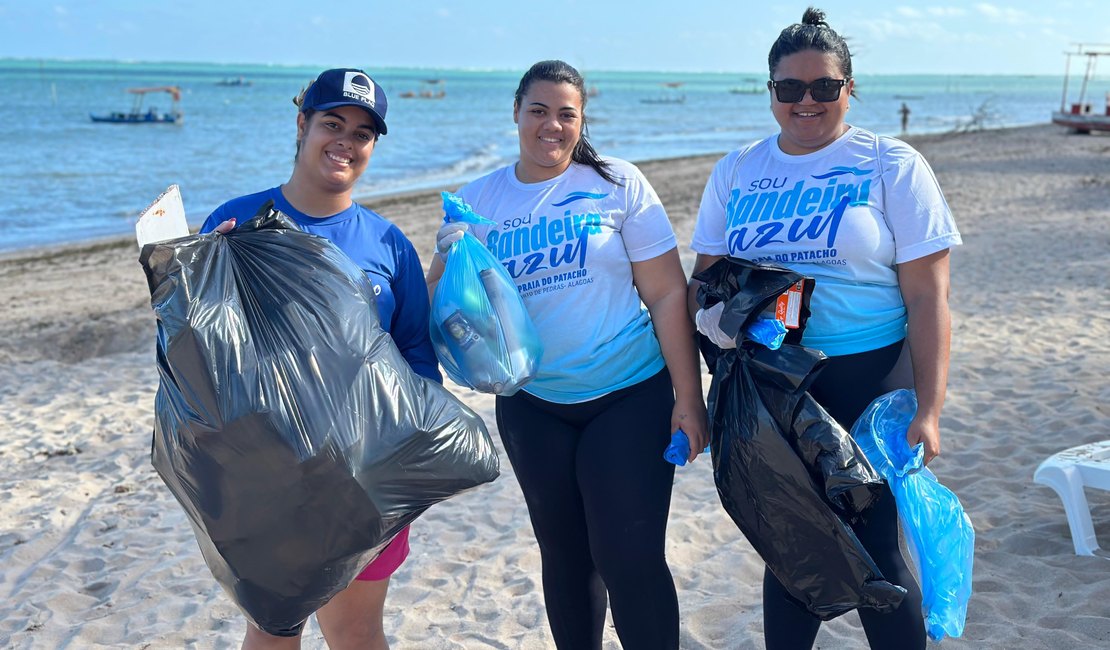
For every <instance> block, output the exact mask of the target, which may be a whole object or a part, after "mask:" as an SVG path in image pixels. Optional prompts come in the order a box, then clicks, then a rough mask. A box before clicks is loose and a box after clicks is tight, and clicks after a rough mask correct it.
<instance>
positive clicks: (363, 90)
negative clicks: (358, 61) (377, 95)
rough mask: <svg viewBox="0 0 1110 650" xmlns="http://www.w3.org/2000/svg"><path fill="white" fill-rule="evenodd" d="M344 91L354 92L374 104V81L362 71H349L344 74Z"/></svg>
mask: <svg viewBox="0 0 1110 650" xmlns="http://www.w3.org/2000/svg"><path fill="white" fill-rule="evenodd" d="M343 91H344V93H354V94H355V95H356V96H359V97H361V98H362V99H363V100H364V101H366V102H368V103H369V104H371V105H372V104H374V82H373V81H370V78H369V77H367V76H366V75H364V74H362V73H361V72H347V73H346V74H344V76H343Z"/></svg>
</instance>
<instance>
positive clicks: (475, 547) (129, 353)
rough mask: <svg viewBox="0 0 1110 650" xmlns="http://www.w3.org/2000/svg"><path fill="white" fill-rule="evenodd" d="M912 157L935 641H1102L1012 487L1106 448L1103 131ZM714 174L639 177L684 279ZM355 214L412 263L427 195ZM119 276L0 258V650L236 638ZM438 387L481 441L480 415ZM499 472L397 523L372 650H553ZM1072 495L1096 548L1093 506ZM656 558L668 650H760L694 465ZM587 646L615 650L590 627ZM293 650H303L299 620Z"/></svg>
mask: <svg viewBox="0 0 1110 650" xmlns="http://www.w3.org/2000/svg"><path fill="white" fill-rule="evenodd" d="M911 142H912V143H913V144H914V145H915V146H916V147H918V148H919V149H920V150H921V151H922V152H923V153H924V154H925V156H926V157H927V158H928V159H929V161H930V162H931V163H932V165H933V168H934V169H935V171H936V173H937V176H938V177H939V179H940V182H941V185H942V187H943V188H944V190H945V192H946V195H947V197H948V200H949V202H950V204H951V206H952V209H953V211H954V212H955V214H956V218H957V221H958V223H959V226H960V230H961V231H962V233H963V236H964V245H963V246H961V247H959V248H957V249H956V250H955V251H954V253H953V256H952V296H951V305H952V318H953V348H952V364H951V381H950V384H949V391H948V401H947V405H946V407H945V411H944V416H943V418H942V422H941V424H942V430H943V436H944V437H943V453H942V455H941V456H940V457H939V458H938V459H937V460H936V461H935V462H934V463H933V464H932V465H931V467H932V468H933V470H934V472H935V473H936V474H937V476H938V477H939V479H940V481H941V482H942V483H943V484H945V485H946V486H948V487H950V488H951V489H953V490H954V491H955V492H956V493H957V495H958V496H959V497H960V499H961V501H962V502H963V505H964V507H965V509H966V511H967V512H968V514H969V515H970V517H971V520H972V522H973V523H974V526H975V531H976V557H975V574H974V575H975V580H974V594H973V596H972V599H971V604H970V607H969V610H968V617H967V627H966V630H965V633H964V637H963V638H962V639H950V640H946V641H945V642H944V643H943V646H944V647H947V648H952V649H956V648H1023V649H1037V648H1052V650H1064V649H1067V648H1097V647H1103V648H1104V647H1110V561H1108V560H1107V559H1106V558H1104V557H1077V556H1075V555H1074V554H1073V551H1072V545H1071V540H1070V537H1069V533H1068V528H1067V522H1066V518H1065V516H1064V511H1063V508H1062V506H1061V504H1060V501H1059V499H1058V498H1057V497H1056V495H1055V494H1054V493H1053V492H1052V491H1051V490H1050V489H1048V488H1046V487H1043V486H1039V485H1036V484H1034V483H1033V471H1034V470H1035V469H1036V467H1037V465H1038V463H1040V462H1041V461H1042V460H1043V459H1045V458H1046V457H1048V456H1049V455H1051V454H1053V453H1055V452H1057V451H1059V450H1061V449H1064V448H1067V447H1071V446H1074V445H1078V444H1082V443H1086V442H1092V441H1096V440H1101V439H1106V438H1110V426H1108V422H1110V417H1108V416H1110V406H1108V405H1110V382H1107V380H1106V376H1107V373H1108V371H1110V320H1108V319H1107V316H1106V315H1107V314H1108V313H1110V290H1108V285H1110V283H1108V281H1107V275H1106V273H1107V266H1108V263H1110V137H1106V136H1098V135H1095V136H1076V135H1068V134H1066V133H1065V131H1064V130H1063V129H1061V128H1058V127H1052V126H1048V125H1044V126H1035V127H1027V128H1018V129H1006V130H997V131H980V132H973V133H967V134H960V135H936V136H928V137H919V138H913V139H912V140H911ZM717 158H718V156H704V157H695V158H686V159H680V160H670V161H660V162H652V163H645V164H643V165H642V166H641V167H642V169H643V170H644V172H645V173H646V175H647V176H648V178H649V179H650V180H651V181H652V183H653V184H654V186H655V187H656V189H657V190H658V192H659V195H660V196H661V197H662V199H663V202H664V204H665V205H666V206H667V209H668V212H669V213H670V215H671V217H672V220H673V222H674V226H675V230H676V232H677V233H678V236H679V241H680V246H681V248H680V250H681V251H682V255H683V262H684V264H685V265H686V268H687V270H689V268H690V267H691V265H692V261H693V256H692V255H691V254H690V252H689V249H688V246H689V239H690V235H691V233H692V230H693V223H694V217H695V214H696V211H697V205H698V201H699V199H700V196H701V192H702V187H703V185H704V183H705V180H706V178H707V177H708V174H709V171H710V169H711V167H712V165H713V163H714V162H715V161H716V160H717ZM250 189H252V188H244V190H250ZM254 189H256V188H254ZM186 200H187V197H186ZM370 203H371V205H372V206H373V207H375V208H376V209H378V210H379V211H381V212H382V213H383V214H385V215H387V216H388V217H390V218H391V219H393V220H394V221H395V222H396V223H397V224H398V225H399V226H401V228H402V229H403V230H404V231H405V232H406V233H407V234H408V235H409V236H410V238H411V239H412V240H413V242H414V243H415V244H416V245H417V247H418V249H419V250H420V252H421V255H422V259H424V260H425V262H427V260H429V259H430V258H429V253H430V249H431V247H432V245H433V238H434V237H433V236H434V233H435V230H436V228H437V226H438V222H439V220H440V217H441V214H442V213H441V211H440V207H439V197H438V194H436V193H434V192H427V193H417V194H411V195H406V196H401V197H393V198H389V199H383V200H377V201H372V202H370ZM137 256H138V251H137V249H136V247H135V245H134V242H133V241H117V242H101V243H98V244H96V245H89V246H78V247H70V248H60V249H53V250H51V251H48V252H46V251H39V252H34V253H23V254H17V255H8V256H6V257H4V258H3V259H0V413H2V417H0V647H12V648H56V647H67V648H99V647H124V648H231V647H238V644H239V642H240V639H241V638H242V633H243V628H244V625H245V622H244V619H243V618H242V616H240V614H239V612H238V610H237V608H236V607H235V606H234V605H233V604H232V602H231V601H230V600H229V599H228V598H227V597H226V596H225V595H224V593H223V592H222V591H221V589H220V588H219V586H218V585H217V584H216V582H215V580H214V579H213V578H212V576H211V574H210V573H209V571H208V569H207V567H206V566H205V565H204V562H203V560H202V559H201V556H200V553H199V551H198V548H197V544H196V541H195V540H194V537H193V532H192V530H191V528H190V526H189V524H188V522H187V520H186V518H185V515H184V513H183V511H182V510H181V508H180V507H179V506H178V504H177V503H176V502H175V501H174V499H173V497H172V496H171V495H170V493H169V491H168V490H167V489H166V488H165V486H164V485H163V484H162V482H161V480H160V479H159V478H158V476H157V475H156V474H155V472H154V469H153V468H152V467H151V465H150V460H149V452H150V441H151V429H152V422H153V413H152V411H153V400H154V393H155V390H156V387H157V376H156V372H155V366H154V344H153V317H152V314H151V311H150V306H149V294H148V292H147V288H146V282H145V279H144V277H143V274H142V271H141V269H140V267H139V265H138V262H137ZM708 385H709V379H708V375H706V377H705V386H706V388H708ZM452 388H453V390H454V391H455V393H456V394H457V395H458V396H459V397H460V398H461V399H463V400H464V401H465V402H466V403H467V404H469V405H470V406H471V407H472V408H474V409H475V410H476V411H477V412H478V413H480V414H481V415H482V416H483V417H484V418H485V420H486V422H487V423H488V425H489V428H490V431H491V433H492V434H494V438H495V439H496V438H497V436H496V431H495V424H494V417H493V400H492V399H491V398H490V397H489V396H486V395H479V394H476V393H472V392H469V391H466V390H463V389H458V388H455V387H452ZM497 444H498V448H499V449H500V441H499V440H497ZM660 451H662V450H660ZM502 458H503V461H502V470H503V473H502V477H501V478H500V479H499V480H497V481H496V482H494V483H493V484H490V485H487V486H483V487H481V488H479V489H477V490H475V491H472V492H470V493H467V494H464V495H462V496H459V497H457V498H455V499H452V500H449V501H447V502H444V503H442V504H439V505H437V506H434V507H433V508H431V509H430V510H429V511H428V512H427V513H426V514H425V515H424V516H423V517H421V518H420V519H419V520H417V521H416V523H415V524H414V525H413V528H412V548H413V552H412V556H411V557H410V559H409V561H408V562H407V563H406V564H405V565H404V567H403V568H402V569H401V570H400V571H399V573H398V574H397V575H396V576H395V577H394V580H393V584H392V587H391V590H390V596H389V601H388V603H387V605H386V630H387V633H388V636H389V640H390V642H391V644H392V646H393V647H394V648H397V649H407V648H420V649H436V648H459V649H462V648H466V649H470V648H506V649H516V648H550V647H552V642H551V636H550V633H549V632H548V630H547V623H546V618H545V614H544V609H543V595H542V590H541V583H540V562H539V555H538V552H537V550H536V545H535V541H534V538H533V536H532V532H531V527H530V525H529V521H528V515H527V511H526V510H525V506H524V501H523V499H522V498H521V496H520V492H519V488H518V486H517V483H516V480H515V478H514V477H513V473H512V469H511V467H510V466H509V463H508V462H507V460H505V459H504V457H503V455H502ZM1088 497H1089V499H1090V502H1091V508H1092V514H1093V517H1094V521H1095V527H1096V532H1098V533H1099V534H1100V536H1101V538H1102V540H1103V543H1104V544H1107V545H1110V493H1103V492H1092V491H1089V492H1088ZM667 553H668V556H669V559H670V563H671V567H672V571H673V573H674V578H675V582H676V584H677V587H678V594H679V601H680V604H681V608H682V637H681V638H682V642H681V645H682V647H683V648H690V649H714V650H715V649H721V648H761V647H763V639H762V632H761V618H762V612H761V605H760V582H761V576H762V572H763V569H762V562H761V561H760V559H759V557H758V556H757V555H756V554H755V553H754V552H753V551H752V549H751V547H750V545H749V544H748V543H747V541H746V540H745V539H744V538H743V537H742V535H741V534H740V533H739V531H738V530H737V529H736V527H735V526H734V525H733V524H732V522H731V521H730V520H729V519H728V517H727V516H726V515H725V513H724V511H723V510H722V508H721V506H720V503H719V501H718V498H717V495H716V490H715V488H714V487H713V480H712V470H711V466H710V463H709V461H708V458H706V457H703V458H702V459H699V460H698V461H697V462H695V463H694V464H692V465H688V466H686V467H684V468H680V469H678V471H677V473H676V479H675V486H674V497H673V504H672V508H671V519H670V527H669V531H668V539H667ZM605 646H606V648H618V647H619V644H618V642H617V640H616V635H615V634H614V633H613V630H612V628H611V627H609V628H608V629H607V630H606V635H605ZM304 647H305V648H322V647H325V646H324V643H323V640H322V637H321V636H320V634H319V628H318V627H317V626H316V624H315V622H314V621H310V622H309V625H308V628H307V631H306V634H305V640H304ZM817 647H819V648H862V647H866V645H865V641H864V637H863V634H862V631H861V630H860V629H859V625H858V618H857V617H856V615H855V614H854V613H851V614H847V615H845V616H843V617H841V618H839V619H837V620H835V621H833V622H831V623H828V624H826V625H824V626H823V627H822V631H821V633H820V635H819V637H818V640H817Z"/></svg>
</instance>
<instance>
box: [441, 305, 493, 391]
mask: <svg viewBox="0 0 1110 650" xmlns="http://www.w3.org/2000/svg"><path fill="white" fill-rule="evenodd" d="M443 331H444V332H445V333H446V334H447V336H446V337H445V338H446V343H447V347H448V348H449V349H450V351H451V356H452V357H454V359H455V361H456V363H458V364H459V368H460V370H461V371H462V372H463V374H464V375H465V376H466V377H467V378H469V379H470V380H471V381H472V383H473V385H474V388H476V389H478V390H480V391H485V392H493V393H499V392H501V389H502V388H503V386H504V382H503V381H501V378H500V377H499V375H500V374H501V373H500V366H499V364H498V363H497V361H496V357H497V350H496V345H497V342H496V341H491V340H489V339H487V338H486V337H484V336H482V334H481V333H480V332H479V331H478V328H477V327H475V326H474V324H473V323H471V322H470V320H469V319H467V317H466V316H465V315H463V312H462V310H461V309H456V310H455V311H454V312H452V313H451V314H450V315H449V316H448V317H447V318H445V319H444V320H443ZM491 345H492V346H494V347H493V348H491V347H490V346H491Z"/></svg>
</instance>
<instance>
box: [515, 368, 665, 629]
mask: <svg viewBox="0 0 1110 650" xmlns="http://www.w3.org/2000/svg"><path fill="white" fill-rule="evenodd" d="M673 406H674V392H673V389H672V387H671V380H670V375H669V374H667V371H666V370H663V371H661V372H659V373H658V374H657V375H655V376H654V377H652V378H650V379H648V380H645V381H643V382H641V383H639V384H636V385H635V386H631V387H628V388H625V389H622V390H619V391H616V392H614V393H611V394H609V395H605V396H603V397H599V398H597V399H594V400H590V401H588V402H583V403H579V404H554V403H551V402H547V401H544V400H541V399H539V398H537V397H534V396H532V395H528V394H526V393H524V392H523V391H521V392H519V393H517V394H516V395H513V396H512V397H498V398H497V428H498V429H499V430H500V432H501V440H502V442H504V444H505V451H506V453H507V454H508V456H509V461H510V462H511V463H512V465H513V471H514V472H515V473H516V477H517V480H518V481H519V482H520V488H521V490H522V491H523V492H524V500H525V501H526V502H527V504H528V514H529V515H530V516H531V519H532V530H533V531H534V532H535V534H536V540H537V541H538V542H539V546H540V557H541V559H542V561H543V596H544V601H545V603H546V605H547V618H548V621H549V623H550V624H551V633H552V635H553V636H554V638H555V644H556V646H558V647H559V648H562V649H568V650H588V649H590V648H601V637H602V631H603V627H604V625H605V606H606V592H608V598H609V599H610V600H611V607H612V611H613V623H614V625H615V626H616V629H617V636H619V637H620V641H621V644H622V645H623V646H624V647H625V648H629V649H630V650H632V649H635V650H641V649H650V648H660V649H667V650H673V649H674V648H677V647H678V597H677V595H676V594H675V588H674V581H673V580H672V579H671V571H670V568H668V566H667V560H666V556H665V554H664V540H665V537H666V531H667V514H668V511H669V510H670V503H671V484H672V482H673V480H674V465H671V464H670V463H668V462H667V461H665V460H663V450H664V449H665V448H666V447H667V444H668V443H669V442H670V434H671V432H670V422H671V411H672V409H673Z"/></svg>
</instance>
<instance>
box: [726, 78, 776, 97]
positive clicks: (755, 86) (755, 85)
mask: <svg viewBox="0 0 1110 650" xmlns="http://www.w3.org/2000/svg"><path fill="white" fill-rule="evenodd" d="M728 91H729V92H730V93H732V94H733V95H762V94H763V93H765V92H767V88H766V86H760V85H759V79H754V78H748V79H745V80H744V85H743V86H735V87H733V88H729V89H728Z"/></svg>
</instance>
